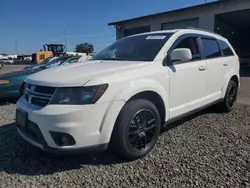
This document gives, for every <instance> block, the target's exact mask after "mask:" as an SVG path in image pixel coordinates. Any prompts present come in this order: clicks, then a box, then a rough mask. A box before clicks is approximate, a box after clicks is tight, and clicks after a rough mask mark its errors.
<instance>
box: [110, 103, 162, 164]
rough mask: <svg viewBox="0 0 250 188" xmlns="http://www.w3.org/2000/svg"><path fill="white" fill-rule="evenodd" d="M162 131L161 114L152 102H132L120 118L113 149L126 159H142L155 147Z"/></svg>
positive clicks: (113, 138) (113, 135) (122, 111)
mask: <svg viewBox="0 0 250 188" xmlns="http://www.w3.org/2000/svg"><path fill="white" fill-rule="evenodd" d="M160 130H161V118H160V114H159V112H158V110H157V108H156V107H155V105H154V104H153V103H152V102H150V101H148V100H144V99H136V100H133V101H130V102H128V103H127V104H126V105H125V106H124V107H123V109H122V110H121V112H120V114H119V116H118V119H117V121H116V125H115V127H114V131H113V134H112V138H111V147H112V149H113V150H114V151H115V152H116V153H117V154H118V155H120V156H122V157H124V158H126V159H129V160H133V159H137V158H140V157H142V156H144V155H146V154H147V153H148V152H150V150H151V149H152V148H153V147H154V146H155V144H156V142H157V140H158V136H159V134H160Z"/></svg>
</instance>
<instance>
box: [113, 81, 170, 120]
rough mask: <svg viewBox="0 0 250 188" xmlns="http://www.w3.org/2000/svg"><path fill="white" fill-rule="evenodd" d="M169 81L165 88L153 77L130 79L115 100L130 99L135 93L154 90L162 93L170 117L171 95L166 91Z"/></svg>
mask: <svg viewBox="0 0 250 188" xmlns="http://www.w3.org/2000/svg"><path fill="white" fill-rule="evenodd" d="M167 87H168V82H166V87H165V88H164V87H163V86H162V85H161V84H160V83H159V82H157V81H154V80H152V79H145V78H144V79H140V80H136V81H130V82H129V83H128V84H127V85H126V86H125V87H124V89H122V90H121V91H120V92H118V93H117V95H116V96H115V97H114V100H115V101H120V100H123V101H128V100H129V99H130V98H131V97H133V96H134V95H136V94H138V93H141V92H145V91H152V92H155V93H157V94H159V95H160V97H161V98H162V100H163V102H164V106H165V111H166V118H168V109H169V102H168V99H169V96H168V93H167V92H166V91H167V90H168V88H167Z"/></svg>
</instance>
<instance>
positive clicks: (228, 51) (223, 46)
mask: <svg viewBox="0 0 250 188" xmlns="http://www.w3.org/2000/svg"><path fill="white" fill-rule="evenodd" d="M218 43H219V45H220V48H221V50H222V51H223V54H224V56H232V55H234V53H233V51H232V49H231V48H230V47H229V46H228V44H227V43H226V42H224V41H221V40H218Z"/></svg>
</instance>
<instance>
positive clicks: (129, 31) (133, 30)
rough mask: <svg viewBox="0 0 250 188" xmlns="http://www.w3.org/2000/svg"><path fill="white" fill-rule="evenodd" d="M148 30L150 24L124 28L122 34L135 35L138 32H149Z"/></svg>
mask: <svg viewBox="0 0 250 188" xmlns="http://www.w3.org/2000/svg"><path fill="white" fill-rule="evenodd" d="M149 31H150V26H149V25H147V26H141V27H134V28H130V29H124V31H123V36H124V37H127V36H130V35H135V34H139V33H145V32H149Z"/></svg>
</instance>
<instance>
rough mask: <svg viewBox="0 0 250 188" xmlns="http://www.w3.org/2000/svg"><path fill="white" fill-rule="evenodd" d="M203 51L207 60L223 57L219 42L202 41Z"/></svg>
mask: <svg viewBox="0 0 250 188" xmlns="http://www.w3.org/2000/svg"><path fill="white" fill-rule="evenodd" d="M201 40H202V44H203V51H204V55H205V57H206V58H215V57H221V56H222V54H221V51H220V48H219V46H218V44H217V42H216V41H215V40H213V39H201Z"/></svg>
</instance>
